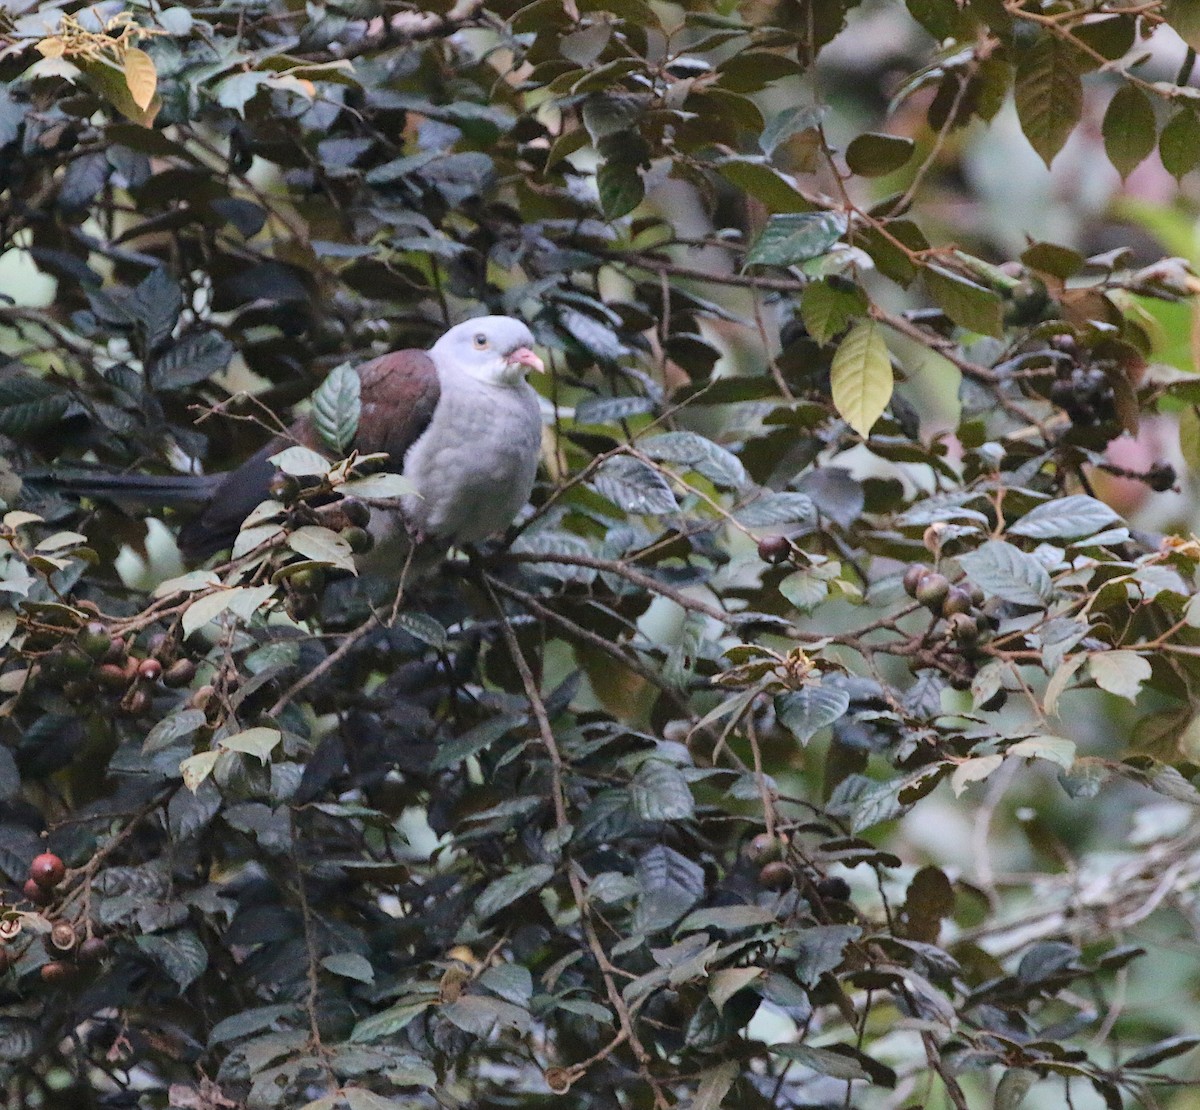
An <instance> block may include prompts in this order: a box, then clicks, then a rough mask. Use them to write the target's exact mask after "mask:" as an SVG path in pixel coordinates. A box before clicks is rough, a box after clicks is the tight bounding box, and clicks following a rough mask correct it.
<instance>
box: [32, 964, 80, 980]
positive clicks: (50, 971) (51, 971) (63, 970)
mask: <svg viewBox="0 0 1200 1110" xmlns="http://www.w3.org/2000/svg"><path fill="white" fill-rule="evenodd" d="M38 974H39V975H40V976H41V977H42V982H43V983H69V982H70V981H71V980H72V979H74V978H75V976H76V975H78V974H79V969H78V968H77V967H75V966H74V965H73V964H68V963H64V962H63V961H62V960H51V961H50V962H49V963H48V964H42V966H41V970H40V971H39V972H38Z"/></svg>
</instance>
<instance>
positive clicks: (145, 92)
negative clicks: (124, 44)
mask: <svg viewBox="0 0 1200 1110" xmlns="http://www.w3.org/2000/svg"><path fill="white" fill-rule="evenodd" d="M125 84H126V85H128V86H129V95H130V96H132V97H133V102H134V103H135V104H136V105H137V106H138V107H139V108H141V110H142V111H143V112H144V111H146V109H147V108H149V107H150V102H151V101H152V100H153V99H154V92H155V90H156V89H157V88H158V70H156V69H155V68H154V59H153V58H151V57H150V55H149V54H147V53H146V52H145V51H144V50H139V49H138V48H137V47H136V46H131V47H130V48H129V49H128V50H126V51H125Z"/></svg>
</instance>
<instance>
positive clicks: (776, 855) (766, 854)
mask: <svg viewBox="0 0 1200 1110" xmlns="http://www.w3.org/2000/svg"><path fill="white" fill-rule="evenodd" d="M786 849H787V842H786V841H785V840H784V839H783V838H782V837H779V836H772V835H771V834H770V833H765V832H763V833H759V834H758V835H757V836H756V837H753V838H752V839H751V840H749V841H748V842H747V844H746V847H745V849H744V850H745V854H746V858H747V859H748V860H749V861H750V862H751V863H756V864H759V865H760V866H761V865H763V864H767V863H774V862H775V861H776V860H781V859H783V853H784V851H785V850H786Z"/></svg>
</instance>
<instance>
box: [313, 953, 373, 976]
mask: <svg viewBox="0 0 1200 1110" xmlns="http://www.w3.org/2000/svg"><path fill="white" fill-rule="evenodd" d="M321 966H322V967H323V968H324V969H325V970H326V971H328V972H330V973H331V974H333V975H340V976H341V977H342V978H343V979H353V980H355V981H356V982H359V983H373V982H375V969H374V968H373V967H372V966H371V961H370V960H368V959H367V958H366V957H365V956H360V955H359V954H358V953H357V952H337V953H335V954H334V955H332V956H326V957H325V958H324V959H323V960H322V961H321Z"/></svg>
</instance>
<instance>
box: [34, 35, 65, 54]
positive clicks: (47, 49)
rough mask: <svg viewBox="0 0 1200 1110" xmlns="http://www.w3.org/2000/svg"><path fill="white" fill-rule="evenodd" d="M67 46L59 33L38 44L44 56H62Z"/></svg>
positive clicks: (38, 49) (39, 50) (38, 50)
mask: <svg viewBox="0 0 1200 1110" xmlns="http://www.w3.org/2000/svg"><path fill="white" fill-rule="evenodd" d="M66 48H67V44H66V43H64V42H63V40H62V39H60V38H59V37H58V36H57V35H51V36H50V37H49V38H46V39H42V41H41V42H39V43H38V44H37V52H38V53H39V54H41V56H42V57H43V58H61V57H62V56H63V52H64V51H65V50H66Z"/></svg>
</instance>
